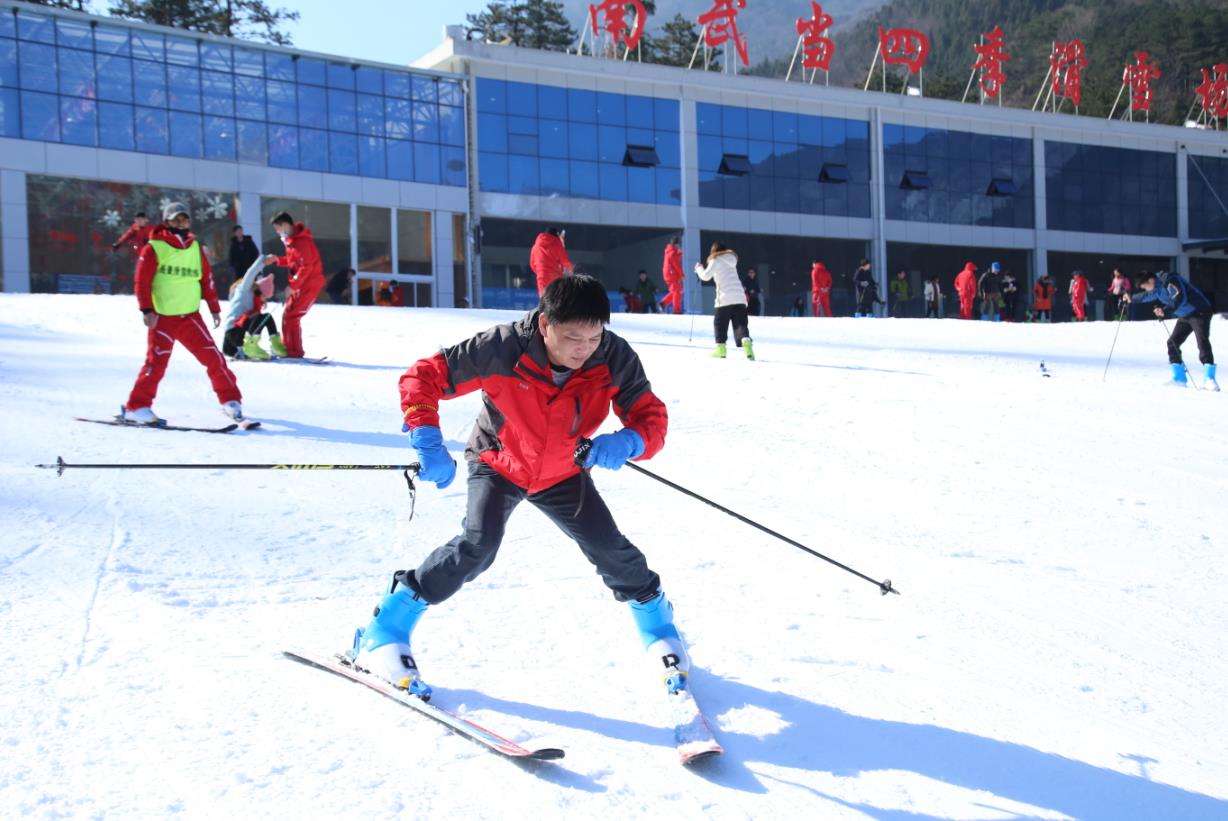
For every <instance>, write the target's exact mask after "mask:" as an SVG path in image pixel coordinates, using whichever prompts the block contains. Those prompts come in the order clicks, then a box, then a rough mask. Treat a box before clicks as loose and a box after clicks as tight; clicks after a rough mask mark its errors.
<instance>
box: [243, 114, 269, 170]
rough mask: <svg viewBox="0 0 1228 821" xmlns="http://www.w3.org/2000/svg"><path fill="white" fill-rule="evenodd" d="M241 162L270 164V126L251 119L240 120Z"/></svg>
mask: <svg viewBox="0 0 1228 821" xmlns="http://www.w3.org/2000/svg"><path fill="white" fill-rule="evenodd" d="M238 125H239V139H238V153H239V162H250V163H257V164H258V165H267V164H269V134H268V126H266V125H265V124H264V123H255V122H251V121H249V120H239V123H238Z"/></svg>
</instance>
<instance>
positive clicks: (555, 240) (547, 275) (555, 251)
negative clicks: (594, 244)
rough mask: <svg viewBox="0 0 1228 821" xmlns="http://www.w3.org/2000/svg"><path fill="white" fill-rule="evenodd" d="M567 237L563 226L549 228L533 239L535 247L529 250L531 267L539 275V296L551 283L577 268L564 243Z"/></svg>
mask: <svg viewBox="0 0 1228 821" xmlns="http://www.w3.org/2000/svg"><path fill="white" fill-rule="evenodd" d="M566 239H567V232H566V231H564V230H563V229H562V228H547V229H546V230H545V231H542V232H541V233H540V234H538V235H537V239H535V240H533V248H532V250H530V251H529V269H530V270H531V271H532V272H533V273H534V275H536V277H537V295H538V296H539V297H540V296H541V295H542V294H544V293H545V292H546V287H547V286H548V285H550V283H552V282H554V281H555V280H556V279H558V278H559V277H561V276H564V275H565V274H570V273H571V272H572V271H574V270H575V266H574V265H572V264H571V257H569V256H567V248H566V247H565V246H564V244H563V243H564V241H565V240H566Z"/></svg>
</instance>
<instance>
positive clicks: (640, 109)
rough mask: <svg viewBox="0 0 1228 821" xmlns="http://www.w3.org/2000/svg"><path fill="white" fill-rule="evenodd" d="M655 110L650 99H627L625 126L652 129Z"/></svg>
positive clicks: (632, 97) (633, 97)
mask: <svg viewBox="0 0 1228 821" xmlns="http://www.w3.org/2000/svg"><path fill="white" fill-rule="evenodd" d="M654 116H655V109H654V106H653V102H652V98H651V97H636V96H629V97H627V125H629V126H632V127H634V128H652V122H653V118H654Z"/></svg>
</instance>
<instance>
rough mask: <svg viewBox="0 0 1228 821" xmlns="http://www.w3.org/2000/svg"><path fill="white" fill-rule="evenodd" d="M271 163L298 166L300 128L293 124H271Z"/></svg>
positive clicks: (282, 166)
mask: <svg viewBox="0 0 1228 821" xmlns="http://www.w3.org/2000/svg"><path fill="white" fill-rule="evenodd" d="M269 165H272V166H276V167H278V168H298V129H297V128H295V127H294V126H292V125H270V126H269Z"/></svg>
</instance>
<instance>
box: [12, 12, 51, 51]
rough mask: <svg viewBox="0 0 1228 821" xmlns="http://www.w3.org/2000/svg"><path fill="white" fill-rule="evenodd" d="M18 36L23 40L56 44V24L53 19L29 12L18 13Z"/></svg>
mask: <svg viewBox="0 0 1228 821" xmlns="http://www.w3.org/2000/svg"><path fill="white" fill-rule="evenodd" d="M17 34H18V36H19V37H21V39H23V40H33V41H34V42H37V43H54V42H55V23H54V21H53V20H52V18H50V17H47V16H45V15H42V14H31V13H30V12H28V11H19V12H17Z"/></svg>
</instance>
